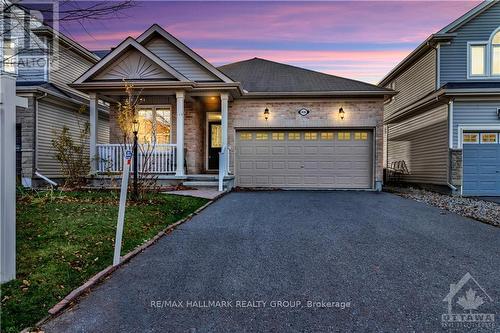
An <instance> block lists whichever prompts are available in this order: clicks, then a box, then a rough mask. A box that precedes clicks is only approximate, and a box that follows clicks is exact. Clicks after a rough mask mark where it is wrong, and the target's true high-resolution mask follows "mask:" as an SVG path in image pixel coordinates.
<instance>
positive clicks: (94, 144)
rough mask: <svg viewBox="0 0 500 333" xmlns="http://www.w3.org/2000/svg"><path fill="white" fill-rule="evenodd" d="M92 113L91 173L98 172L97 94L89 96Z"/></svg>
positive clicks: (90, 111)
mask: <svg viewBox="0 0 500 333" xmlns="http://www.w3.org/2000/svg"><path fill="white" fill-rule="evenodd" d="M89 99H90V103H89V113H90V173H92V174H95V173H96V172H97V162H98V156H97V126H98V122H99V99H98V97H97V94H96V93H90V94H89Z"/></svg>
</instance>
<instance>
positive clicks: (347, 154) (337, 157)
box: [236, 130, 373, 188]
mask: <svg viewBox="0 0 500 333" xmlns="http://www.w3.org/2000/svg"><path fill="white" fill-rule="evenodd" d="M241 132H243V131H241ZM245 132H249V133H252V136H251V137H253V138H256V137H257V136H256V134H257V132H256V131H245ZM264 132H265V131H263V130H259V131H258V133H264ZM281 132H282V133H284V138H285V140H280V139H278V138H279V137H278V136H275V137H276V139H273V138H274V137H273V136H272V133H273V131H272V130H271V131H268V133H269V134H268V138H271V139H270V140H239V138H240V135H237V136H236V138H237V141H236V158H237V160H238V161H236V166H237V170H236V179H237V184H236V185H237V186H243V187H252V186H254V187H295V188H300V187H306V188H322V187H323V188H371V187H372V169H373V164H372V141H371V134H370V135H369V136H368V139H367V140H358V141H356V140H354V139H353V138H354V132H353V131H351V132H350V133H351V134H350V137H351V140H344V141H339V140H338V136H337V132H338V131H328V132H330V133H333V135H326V134H324V135H321V133H322V132H325V133H326V132H327V131H308V130H291V131H281ZM342 132H348V131H346V130H343V131H342ZM307 133H309V134H308V135H309V136H306V134H307ZM311 133H317V134H316V136H314V135H312V134H311ZM262 135H263V134H262ZM262 135H261V136H262ZM264 136H265V135H264ZM291 137H292V138H295V140H293V139H290V138H291ZM306 138H307V139H306Z"/></svg>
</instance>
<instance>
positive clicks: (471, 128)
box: [458, 124, 500, 149]
mask: <svg viewBox="0 0 500 333" xmlns="http://www.w3.org/2000/svg"><path fill="white" fill-rule="evenodd" d="M464 131H467V132H483V131H500V125H488V124H478V125H458V149H463V135H464Z"/></svg>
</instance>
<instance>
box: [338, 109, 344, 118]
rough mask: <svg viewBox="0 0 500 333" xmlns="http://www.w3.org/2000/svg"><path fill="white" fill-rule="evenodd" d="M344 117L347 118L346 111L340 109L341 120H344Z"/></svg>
mask: <svg viewBox="0 0 500 333" xmlns="http://www.w3.org/2000/svg"><path fill="white" fill-rule="evenodd" d="M344 116H345V111H344V109H342V108H340V109H339V117H340V119H342V120H344Z"/></svg>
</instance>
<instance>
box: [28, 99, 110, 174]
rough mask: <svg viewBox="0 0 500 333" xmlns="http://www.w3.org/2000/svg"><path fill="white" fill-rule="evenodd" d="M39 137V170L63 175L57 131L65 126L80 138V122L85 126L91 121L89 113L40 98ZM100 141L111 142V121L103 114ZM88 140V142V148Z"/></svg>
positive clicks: (75, 137)
mask: <svg viewBox="0 0 500 333" xmlns="http://www.w3.org/2000/svg"><path fill="white" fill-rule="evenodd" d="M37 116H38V121H37V122H38V137H37V166H38V170H39V171H40V172H41V173H42V174H44V175H46V176H48V177H61V176H62V173H61V165H60V163H59V162H58V161H57V160H56V159H55V151H54V148H53V147H52V140H53V139H54V137H55V133H54V132H57V133H60V131H61V130H62V128H63V127H64V126H67V127H68V128H69V129H70V133H71V135H72V136H73V139H74V140H78V133H79V131H80V130H79V124H80V126H82V127H83V126H84V125H85V122H88V121H89V114H88V113H84V114H80V113H78V109H77V108H76V107H69V106H63V105H62V104H55V103H50V102H48V101H46V100H40V101H39V103H38V114H37ZM99 118H100V119H99V128H98V143H108V142H109V121H108V119H107V117H106V116H105V115H103V114H101V115H100V117H99ZM88 143H89V142H88V140H87V142H86V144H87V149H88Z"/></svg>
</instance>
